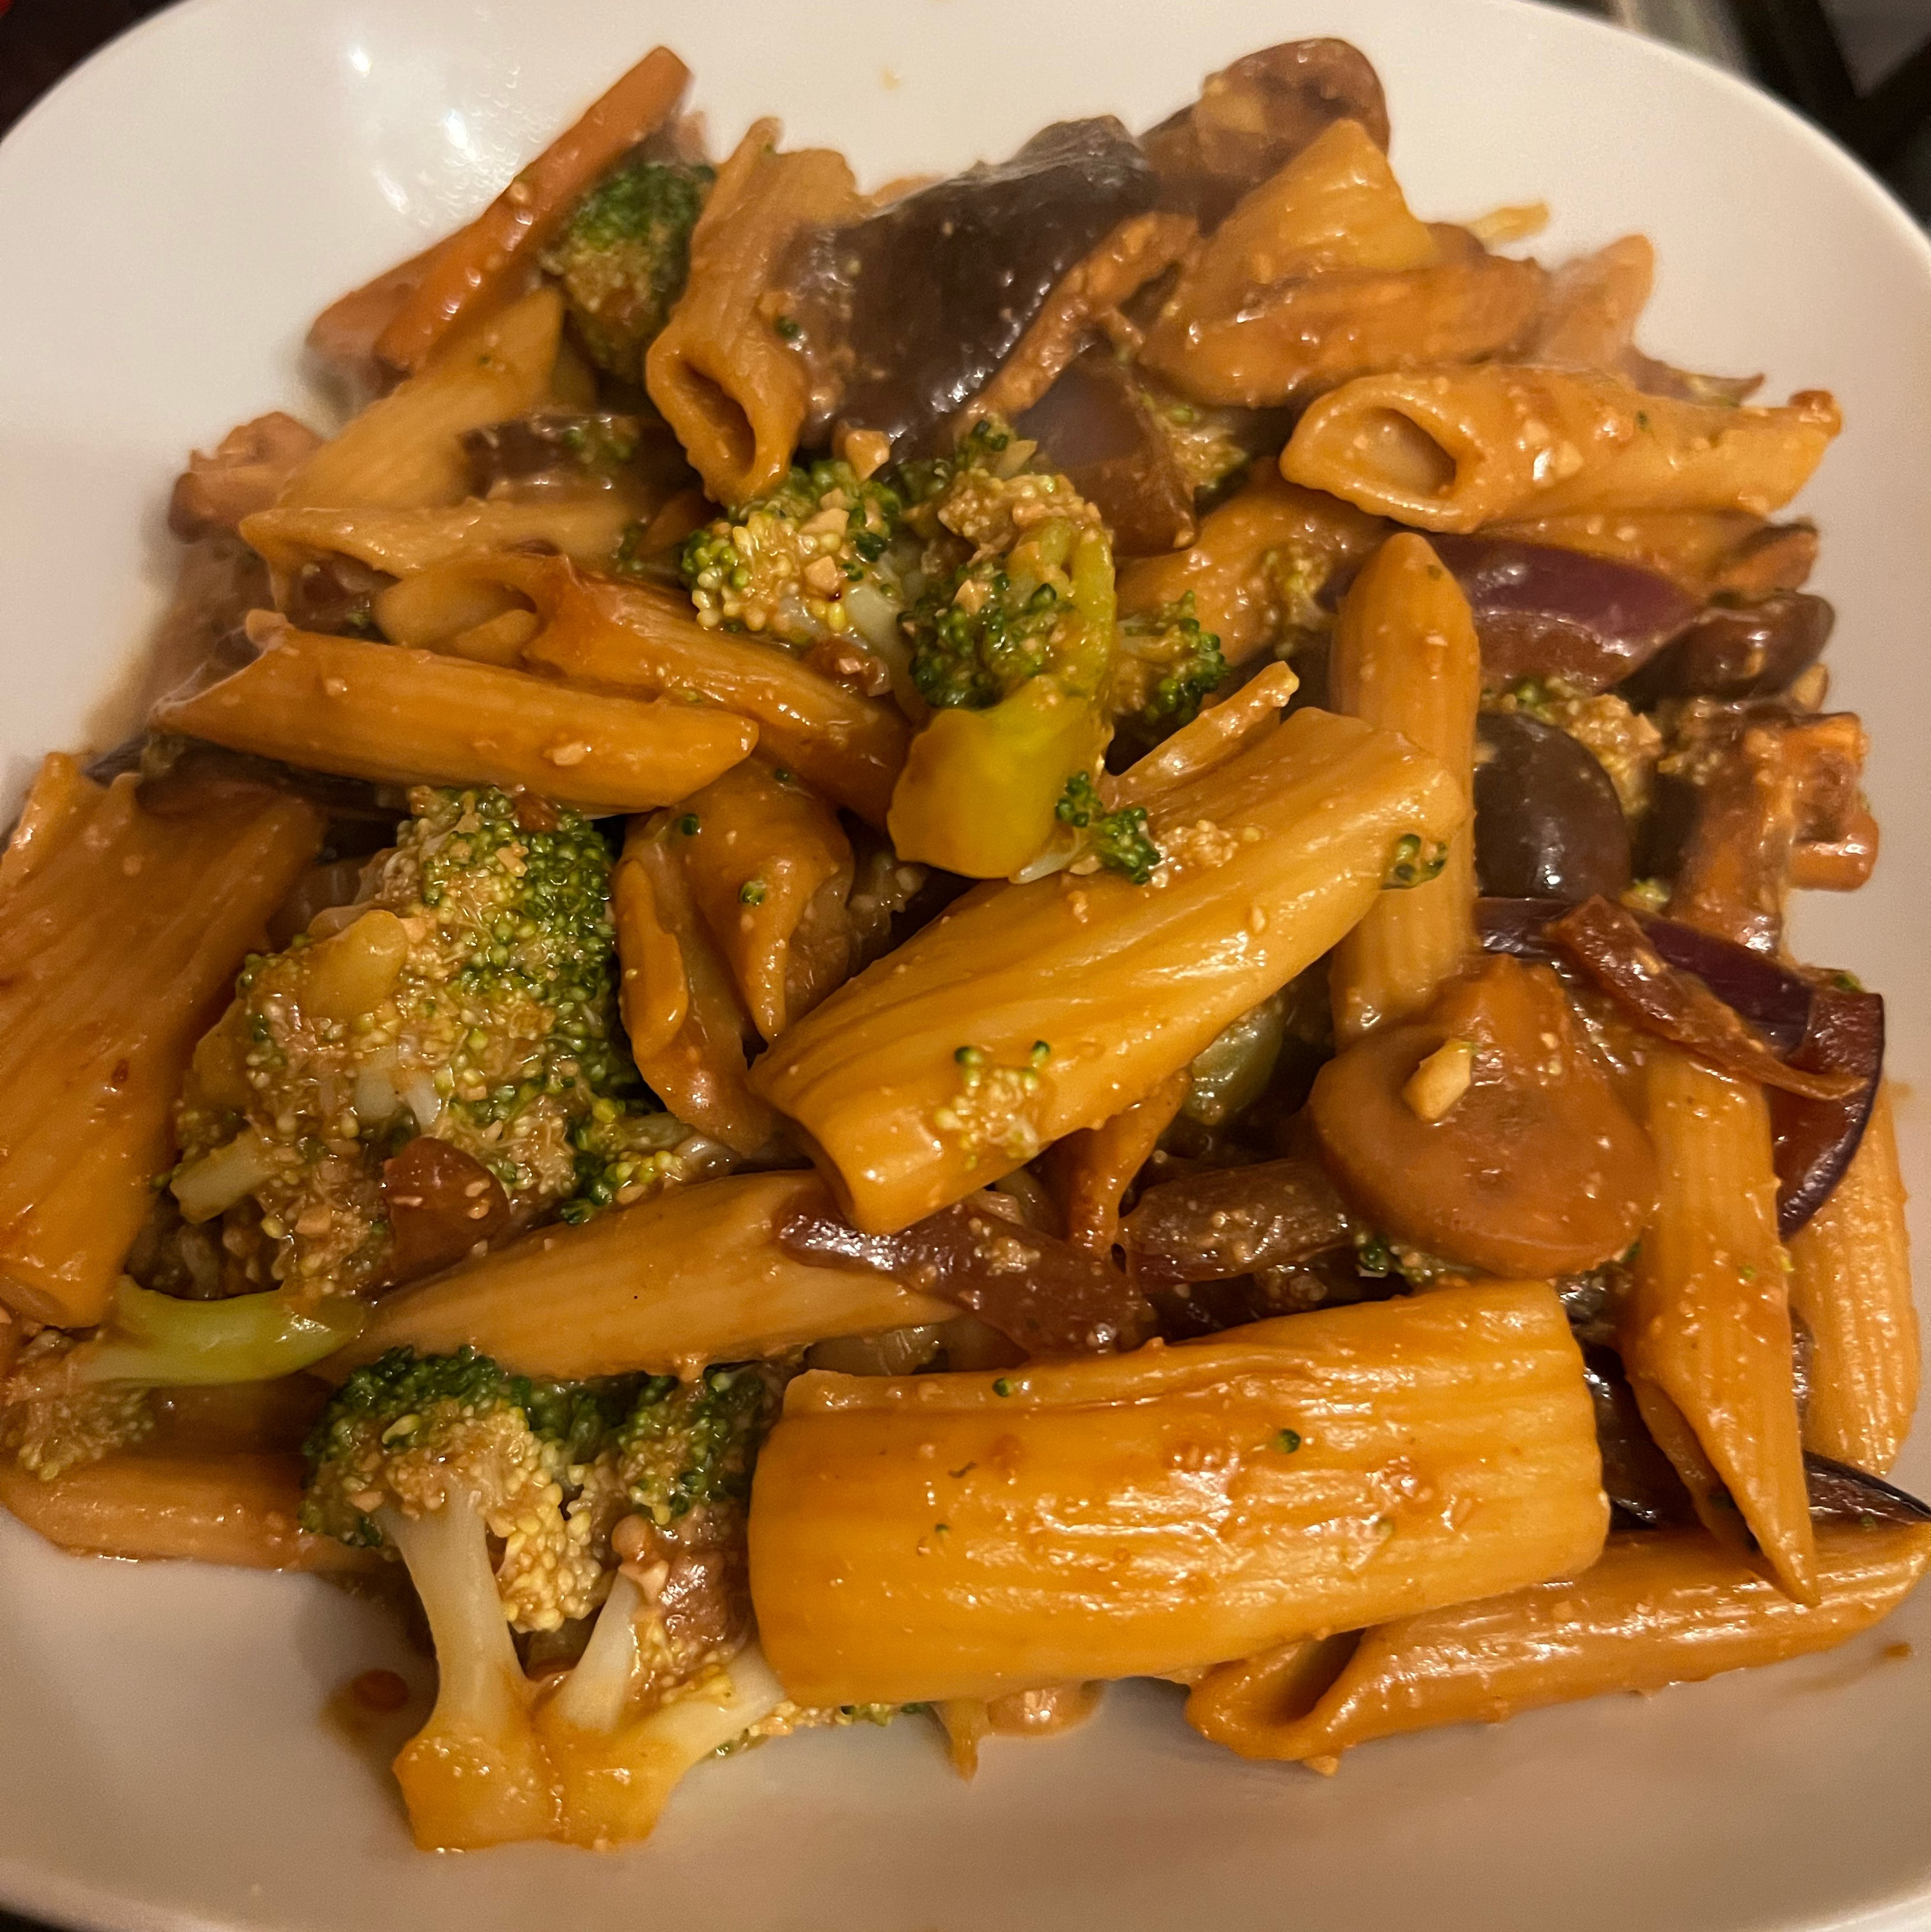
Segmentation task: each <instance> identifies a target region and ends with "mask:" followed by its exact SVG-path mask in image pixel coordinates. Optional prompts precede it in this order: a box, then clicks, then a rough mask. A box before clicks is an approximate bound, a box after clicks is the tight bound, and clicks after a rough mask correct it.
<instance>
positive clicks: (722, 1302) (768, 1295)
mask: <svg viewBox="0 0 1931 1932" xmlns="http://www.w3.org/2000/svg"><path fill="white" fill-rule="evenodd" d="M828 1211H829V1199H828V1197H827V1196H826V1193H825V1190H824V1187H823V1183H822V1182H820V1181H819V1180H818V1179H817V1177H816V1176H815V1175H812V1174H810V1173H802V1174H797V1173H793V1174H746V1175H729V1176H727V1177H726V1178H724V1179H723V1180H721V1181H698V1182H696V1183H694V1184H692V1185H691V1186H689V1187H680V1188H675V1189H672V1190H669V1191H668V1192H667V1193H664V1194H661V1195H660V1196H658V1197H657V1198H656V1199H653V1200H650V1201H647V1202H643V1204H641V1205H640V1206H637V1207H635V1208H616V1209H614V1210H613V1211H610V1213H608V1214H600V1215H598V1217H596V1218H595V1220H591V1221H588V1222H586V1223H583V1225H582V1226H580V1227H551V1228H542V1229H537V1230H535V1231H534V1232H532V1233H529V1234H528V1235H524V1236H523V1238H522V1239H521V1240H520V1241H516V1242H514V1243H513V1244H511V1246H509V1247H505V1248H501V1249H499V1250H496V1253H493V1254H489V1255H485V1256H482V1257H481V1258H480V1259H477V1260H475V1261H471V1262H463V1264H462V1265H461V1266H460V1267H458V1268H452V1269H451V1270H450V1271H449V1272H448V1274H442V1275H439V1276H437V1277H436V1278H435V1279H434V1280H432V1281H427V1282H424V1283H422V1284H421V1286H419V1287H412V1288H409V1289H406V1290H404V1291H403V1292H400V1293H398V1294H395V1295H390V1296H388V1298H385V1300H384V1301H382V1302H381V1303H380V1304H379V1305H378V1306H377V1307H376V1311H375V1313H374V1314H373V1316H370V1320H369V1324H368V1326H367V1328H364V1330H363V1331H362V1333H361V1335H360V1336H359V1337H358V1338H357V1340H356V1342H355V1346H354V1347H353V1348H352V1349H346V1350H345V1351H344V1352H343V1353H342V1354H340V1355H337V1356H335V1357H334V1358H331V1361H328V1363H326V1364H324V1365H323V1372H324V1373H328V1374H331V1375H335V1374H342V1375H346V1373H348V1371H349V1370H350V1369H352V1368H353V1367H356V1366H358V1364H361V1363H363V1362H365V1361H373V1359H374V1358H376V1356H377V1355H380V1354H381V1353H382V1351H383V1350H384V1349H391V1348H394V1347H395V1346H397V1344H398V1343H406V1344H408V1346H409V1347H411V1348H412V1349H417V1350H418V1351H420V1352H422V1353H423V1354H424V1355H448V1354H451V1353H453V1352H454V1351H455V1350H457V1349H460V1348H461V1347H462V1346H463V1345H464V1343H468V1344H469V1346H471V1347H472V1348H475V1349H481V1351H482V1352H483V1353H484V1355H492V1356H493V1357H495V1358H496V1360H497V1361H499V1362H501V1363H502V1364H503V1366H504V1367H505V1368H508V1369H511V1370H514V1372H515V1373H517V1374H518V1375H529V1376H554V1377H556V1379H559V1381H568V1382H576V1381H582V1380H584V1379H587V1378H589V1377H592V1376H615V1375H629V1374H632V1373H638V1372H641V1373H645V1374H649V1375H677V1374H680V1373H686V1372H688V1371H691V1370H694V1369H695V1368H697V1367H701V1366H702V1365H703V1364H705V1363H707V1362H720V1361H722V1362H730V1361H748V1360H749V1359H751V1358H752V1357H754V1356H760V1355H781V1354H782V1353H784V1351H786V1350H787V1349H799V1348H802V1347H804V1346H805V1345H806V1344H807V1343H811V1342H816V1341H820V1340H826V1339H827V1338H829V1337H832V1336H836V1335H870V1334H877V1333H879V1332H880V1331H883V1330H885V1329H888V1328H909V1327H911V1326H913V1325H915V1324H916V1323H919V1322H946V1321H949V1320H951V1319H952V1317H953V1316H955V1315H957V1314H958V1309H957V1308H956V1307H955V1306H954V1305H953V1304H952V1303H950V1302H949V1301H938V1300H937V1299H936V1298H934V1297H933V1296H931V1295H918V1294H914V1293H913V1292H911V1291H910V1290H908V1289H903V1288H901V1287H900V1286H898V1284H897V1283H895V1282H894V1281H892V1280H890V1279H889V1277H886V1276H884V1275H881V1274H871V1273H869V1272H866V1271H861V1270H859V1269H856V1268H835V1267H821V1266H818V1265H807V1264H805V1263H804V1262H800V1261H797V1260H796V1259H793V1257H792V1256H790V1255H788V1254H787V1253H785V1252H784V1250H783V1249H782V1248H781V1247H779V1246H778V1238H777V1236H778V1229H779V1228H780V1227H781V1226H783V1225H784V1223H785V1222H787V1220H790V1218H791V1217H793V1215H794V1214H801V1213H817V1214H824V1213H826V1212H828Z"/></svg>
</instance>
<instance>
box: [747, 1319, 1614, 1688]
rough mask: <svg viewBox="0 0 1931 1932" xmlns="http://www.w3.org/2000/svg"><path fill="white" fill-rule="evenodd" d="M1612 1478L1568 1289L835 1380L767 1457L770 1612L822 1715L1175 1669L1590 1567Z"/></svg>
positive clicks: (768, 1631)
mask: <svg viewBox="0 0 1931 1932" xmlns="http://www.w3.org/2000/svg"><path fill="white" fill-rule="evenodd" d="M1600 1482H1601V1470H1600V1462H1599V1460H1598V1457H1597V1451H1596V1442H1595V1434H1594V1424H1593V1422H1592V1421H1591V1411H1590V1406H1589V1401H1588V1396H1587V1394H1586V1393H1585V1389H1584V1387H1583V1383H1582V1362H1581V1357H1580V1355H1579V1352H1578V1351H1577V1349H1576V1344H1575V1342H1574V1341H1573V1339H1572V1338H1571V1337H1570V1334H1569V1331H1568V1325H1567V1322H1565V1321H1564V1319H1563V1316H1562V1313H1561V1304H1560V1303H1559V1302H1558V1301H1557V1299H1556V1297H1555V1294H1554V1292H1552V1290H1551V1289H1549V1288H1548V1287H1546V1286H1544V1285H1543V1284H1542V1283H1495V1284H1491V1285H1489V1286H1486V1287H1483V1288H1479V1289H1478V1288H1468V1287H1462V1288H1459V1289H1443V1290H1441V1292H1438V1293H1436V1294H1434V1295H1426V1296H1421V1297H1417V1298H1414V1299H1412V1300H1409V1301H1396V1302H1387V1303H1381V1304H1366V1305H1363V1306H1360V1307H1353V1308H1345V1309H1335V1310H1323V1311H1321V1312H1319V1313H1315V1314H1312V1315H1301V1316H1288V1317H1287V1318H1285V1319H1279V1320H1276V1321H1271V1322H1258V1323H1255V1324H1254V1325H1252V1326H1249V1327H1247V1328H1242V1329H1240V1330H1237V1331H1234V1333H1233V1334H1228V1335H1224V1336H1216V1337H1213V1338H1211V1339H1210V1340H1207V1341H1204V1342H1195V1343H1182V1344H1180V1345H1179V1346H1176V1347H1173V1348H1166V1349H1161V1348H1153V1349H1142V1350H1140V1351H1138V1352H1137V1353H1135V1354H1132V1355H1120V1356H1112V1357H1100V1358H1089V1359H1087V1360H1085V1361H1073V1362H1060V1363H1039V1364H1033V1365H1031V1366H1029V1367H1024V1368H1020V1369H1015V1370H1009V1371H1006V1373H1003V1374H1000V1375H998V1376H993V1375H988V1374H985V1373H980V1374H976V1375H958V1374H952V1375H940V1376H919V1377H916V1378H913V1379H905V1380H902V1381H899V1380H893V1379H888V1378H883V1377H875V1378H874V1377H856V1376H832V1375H826V1374H823V1373H811V1374H807V1375H805V1376H801V1377H799V1379H797V1380H796V1381H795V1382H793V1383H792V1384H791V1385H790V1389H789V1390H788V1391H787V1394H786V1398H785V1405H784V1418H783V1419H782V1421H780V1422H779V1424H778V1427H776V1429H775V1430H773V1431H772V1435H771V1436H770V1438H769V1440H768V1441H767V1442H766V1445H765V1448H764V1451H763V1455H762V1456H761V1457H760V1459H759V1462H758V1466H757V1476H756V1479H755V1484H754V1488H753V1490H752V1494H751V1598H752V1601H753V1604H754V1606H755V1607H756V1610H757V1619H758V1627H759V1629H760V1633H761V1634H762V1640H763V1645H764V1649H765V1655H766V1657H767V1658H769V1661H770V1663H771V1665H772V1669H773V1670H775V1671H776V1672H777V1673H778V1676H779V1677H780V1678H781V1679H782V1680H783V1682H784V1687H785V1689H786V1691H787V1692H788V1693H789V1694H790V1696H791V1697H793V1698H795V1699H796V1700H798V1701H799V1703H813V1704H816V1703H867V1702H873V1701H877V1702H885V1703H901V1702H904V1701H905V1700H910V1699H941V1698H952V1697H984V1698H991V1697H998V1696H1000V1695H1002V1694H1004V1693H1006V1692H1007V1691H1015V1690H1022V1689H1024V1688H1028V1687H1030V1686H1031V1685H1039V1684H1046V1683H1051V1682H1058V1681H1061V1680H1065V1679H1093V1678H1114V1677H1126V1676H1167V1675H1170V1674H1171V1673H1174V1672H1176V1671H1182V1670H1192V1669H1196V1668H1198V1667H1200V1666H1201V1665H1203V1664H1211V1663H1213V1662H1216V1661H1219V1660H1221V1659H1224V1658H1228V1657H1230V1656H1240V1655H1251V1654H1252V1651H1253V1650H1254V1649H1256V1648H1258V1644H1259V1643H1265V1642H1273V1643H1279V1642H1283V1641H1285V1640H1288V1638H1291V1637H1304V1636H1307V1635H1309V1634H1312V1633H1313V1632H1315V1631H1330V1630H1335V1629H1346V1628H1351V1627H1356V1626H1358V1625H1360V1624H1362V1623H1364V1622H1378V1621H1381V1619H1382V1617H1383V1616H1385V1615H1386V1614H1387V1613H1379V1614H1377V1613H1375V1611H1373V1610H1371V1609H1370V1608H1369V1607H1370V1606H1373V1605H1380V1604H1391V1605H1392V1604H1399V1605H1400V1606H1402V1610H1401V1612H1400V1614H1404V1615H1408V1614H1412V1613H1414V1612H1415V1611H1417V1610H1422V1609H1423V1608H1426V1607H1429V1606H1432V1605H1435V1604H1444V1603H1454V1602H1458V1601H1462V1599H1464V1598H1469V1597H1482V1596H1491V1595H1496V1594H1498V1593H1499V1592H1501V1591H1503V1590H1506V1589H1514V1588H1517V1587H1519V1586H1521V1585H1522V1584H1523V1583H1534V1582H1539V1581H1540V1580H1543V1579H1544V1578H1546V1577H1555V1576H1562V1575H1565V1574H1569V1573H1570V1571H1573V1570H1575V1569H1576V1568H1580V1567H1582V1566H1583V1565H1587V1564H1588V1563H1591V1562H1594V1559H1595V1558H1596V1556H1597V1553H1598V1552H1599V1551H1600V1549H1601V1548H1602V1544H1603V1533H1604V1529H1605V1525H1606V1517H1607V1513H1608V1512H1607V1505H1606V1504H1605V1502H1604V1501H1603V1495H1602V1490H1601V1487H1600ZM1203 1520H1207V1521H1209V1522H1210V1523H1211V1524H1212V1526H1213V1528H1212V1530H1211V1532H1210V1533H1209V1534H1205V1535H1203V1534H1202V1533H1201V1524H1202V1522H1203Z"/></svg>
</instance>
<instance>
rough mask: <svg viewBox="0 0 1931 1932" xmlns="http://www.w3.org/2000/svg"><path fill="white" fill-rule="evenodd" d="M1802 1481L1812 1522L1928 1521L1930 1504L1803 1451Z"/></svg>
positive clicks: (1861, 1471) (1930, 1519)
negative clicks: (1808, 1495)
mask: <svg viewBox="0 0 1931 1932" xmlns="http://www.w3.org/2000/svg"><path fill="white" fill-rule="evenodd" d="M1804 1486H1805V1487H1806V1488H1807V1490H1809V1491H1810V1520H1811V1521H1812V1522H1813V1523H1931V1504H1927V1503H1924V1502H1920V1501H1919V1500H1918V1498H1917V1497H1915V1496H1913V1495H1912V1493H1911V1492H1910V1491H1909V1490H1901V1489H1900V1488H1899V1487H1897V1484H1895V1483H1887V1482H1886V1481H1885V1480H1884V1478H1882V1476H1873V1475H1871V1474H1870V1472H1869V1471H1868V1470H1864V1469H1853V1468H1852V1466H1851V1465H1850V1464H1849V1463H1837V1462H1833V1461H1832V1460H1831V1458H1830V1457H1828V1456H1816V1455H1813V1454H1810V1451H1805V1452H1804Z"/></svg>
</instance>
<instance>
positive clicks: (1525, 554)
mask: <svg viewBox="0 0 1931 1932" xmlns="http://www.w3.org/2000/svg"><path fill="white" fill-rule="evenodd" d="M1429 541H1430V542H1431V543H1432V544H1433V545H1434V547H1435V554H1436V555H1437V556H1438V557H1440V558H1441V560H1442V562H1444V564H1446V565H1447V566H1448V568H1449V569H1450V571H1453V573H1454V576H1455V580H1456V583H1459V584H1460V585H1461V586H1462V595H1464V596H1465V597H1466V598H1468V605H1469V608H1470V609H1471V610H1472V611H1473V612H1474V614H1475V628H1476V631H1477V634H1478V635H1479V636H1480V638H1481V640H1482V670H1483V676H1485V677H1486V679H1487V681H1488V682H1489V683H1490V684H1491V685H1504V684H1508V683H1511V682H1513V681H1514V680H1515V679H1517V678H1522V677H1536V678H1549V677H1558V678H1561V679H1562V680H1563V681H1564V682H1565V683H1567V684H1568V685H1571V686H1573V688H1576V690H1578V691H1588V692H1594V691H1607V690H1608V689H1609V688H1610V686H1611V685H1617V684H1621V682H1623V680H1624V679H1625V678H1627V677H1629V676H1631V675H1632V674H1633V673H1634V672H1636V671H1637V670H1640V669H1641V668H1642V666H1643V665H1644V664H1646V663H1648V661H1649V660H1650V658H1652V657H1653V656H1654V655H1655V654H1656V653H1657V652H1658V651H1660V650H1661V649H1663V646H1664V645H1665V644H1666V643H1668V642H1669V640H1670V639H1671V638H1672V637H1675V635H1676V634H1677V633H1678V631H1681V630H1682V629H1683V628H1684V625H1687V624H1688V623H1689V622H1690V621H1691V619H1693V618H1694V617H1695V616H1696V613H1697V611H1698V610H1699V608H1700V606H1699V604H1698V603H1697V601H1696V598H1693V597H1692V596H1691V595H1690V594H1689V593H1688V592H1687V591H1685V590H1684V589H1682V588H1681V586H1678V585H1677V584H1675V583H1671V582H1670V580H1669V578H1668V577H1660V576H1658V575H1657V573H1656V572H1655V571H1652V570H1644V569H1642V568H1639V567H1638V566H1637V565H1634V564H1630V563H1617V562H1613V561H1612V560H1611V559H1609V558H1606V557H1600V556H1585V555H1584V554H1583V553H1582V552H1581V551H1580V550H1561V549H1558V548H1557V547H1555V545H1554V544H1530V543H1514V542H1511V541H1509V540H1508V539H1507V538H1502V537H1483V536H1472V537H1458V536H1436V537H1432V538H1429Z"/></svg>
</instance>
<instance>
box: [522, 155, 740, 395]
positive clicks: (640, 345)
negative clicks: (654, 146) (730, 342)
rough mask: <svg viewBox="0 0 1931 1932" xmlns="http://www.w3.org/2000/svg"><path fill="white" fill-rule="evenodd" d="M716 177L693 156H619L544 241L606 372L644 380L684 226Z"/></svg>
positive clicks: (679, 285) (693, 222)
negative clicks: (663, 158) (548, 242)
mask: <svg viewBox="0 0 1931 1932" xmlns="http://www.w3.org/2000/svg"><path fill="white" fill-rule="evenodd" d="M713 179H715V175H714V174H713V172H712V169H709V168H708V167H706V166H704V165H703V163H701V162H688V163H687V162H682V161H642V160H637V161H628V162H625V163H622V164H620V165H619V166H616V167H615V168H613V169H611V170H610V172H609V173H608V174H607V175H604V178H603V179H602V180H601V181H599V182H598V184H597V185H596V186H595V187H593V188H592V189H591V190H590V191H589V193H588V194H586V196H584V197H583V199H582V201H581V202H579V203H578V204H577V211H576V212H575V213H574V214H573V215H572V216H571V217H570V220H569V223H568V225H567V226H565V228H564V229H563V231H562V233H561V234H560V235H559V236H558V237H557V238H556V241H555V242H553V243H552V244H551V245H550V247H549V248H548V249H547V250H546V251H545V252H544V257H543V266H544V268H545V269H547V270H548V271H549V272H550V274H551V275H554V276H556V278H557V279H558V280H559V281H560V282H562V284H563V293H564V296H565V298H566V299H567V300H568V302H569V305H570V313H571V317H572V318H573V319H574V321H575V323H576V325H577V333H578V334H579V335H580V336H581V337H582V338H583V347H585V348H586V350H588V351H589V354H590V357H591V359H592V361H593V362H595V363H596V364H597V365H598V366H599V367H600V368H604V369H607V370H608V371H610V374H613V375H615V376H622V377H627V378H628V380H631V381H632V382H637V381H640V380H642V376H643V352H644V351H645V350H646V349H647V348H648V347H649V346H650V344H651V342H652V340H653V339H654V338H655V336H656V335H657V332H658V330H659V329H661V328H662V327H663V326H664V322H665V320H667V318H668V317H669V315H670V309H671V305H672V304H673V303H674V302H676V299H677V298H678V296H679V294H680V293H682V290H683V287H684V279H685V275H687V274H688V272H689V269H690V266H691V229H693V228H694V227H695V226H697V217H698V215H699V214H700V213H701V212H702V211H703V206H704V201H705V198H706V196H707V195H708V194H709V192H710V187H711V183H712V181H713Z"/></svg>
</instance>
